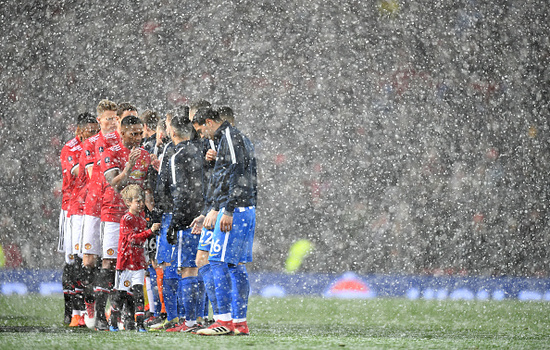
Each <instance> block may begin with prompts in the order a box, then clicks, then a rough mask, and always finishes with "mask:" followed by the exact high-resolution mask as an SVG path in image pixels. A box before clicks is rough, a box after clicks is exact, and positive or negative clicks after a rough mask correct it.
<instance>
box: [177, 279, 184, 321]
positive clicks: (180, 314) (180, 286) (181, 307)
mask: <svg viewBox="0 0 550 350" xmlns="http://www.w3.org/2000/svg"><path fill="white" fill-rule="evenodd" d="M182 281H183V278H181V276H179V275H178V292H177V300H178V305H177V310H178V317H179V318H180V320H181V319H183V318H184V317H185V303H184V301H183V297H184V294H183V284H182V283H183V282H182Z"/></svg>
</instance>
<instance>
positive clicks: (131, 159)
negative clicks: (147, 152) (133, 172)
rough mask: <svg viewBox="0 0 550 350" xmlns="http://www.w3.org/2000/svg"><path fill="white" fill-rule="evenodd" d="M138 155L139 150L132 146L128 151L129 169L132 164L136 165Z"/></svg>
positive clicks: (139, 153)
mask: <svg viewBox="0 0 550 350" xmlns="http://www.w3.org/2000/svg"><path fill="white" fill-rule="evenodd" d="M140 155H141V151H140V149H139V148H136V147H134V148H132V150H131V151H130V155H129V156H128V166H129V167H130V169H132V168H133V167H134V165H136V162H137V160H138V158H139V156H140Z"/></svg>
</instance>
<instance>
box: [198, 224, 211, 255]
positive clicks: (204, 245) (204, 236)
mask: <svg viewBox="0 0 550 350" xmlns="http://www.w3.org/2000/svg"><path fill="white" fill-rule="evenodd" d="M213 233H214V231H211V230H207V229H205V228H204V227H203V229H202V231H201V238H200V240H199V247H198V250H204V251H206V252H209V251H210V244H211V243H212V234H213Z"/></svg>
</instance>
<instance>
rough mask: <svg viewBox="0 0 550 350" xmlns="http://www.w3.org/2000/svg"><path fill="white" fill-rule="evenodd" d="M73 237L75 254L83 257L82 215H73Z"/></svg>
mask: <svg viewBox="0 0 550 350" xmlns="http://www.w3.org/2000/svg"><path fill="white" fill-rule="evenodd" d="M70 219H71V237H72V243H73V255H75V256H76V255H78V256H79V257H81V258H82V252H81V251H80V241H81V237H82V219H83V216H82V215H71V217H70Z"/></svg>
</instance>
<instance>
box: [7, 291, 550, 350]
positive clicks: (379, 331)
mask: <svg viewBox="0 0 550 350" xmlns="http://www.w3.org/2000/svg"><path fill="white" fill-rule="evenodd" d="M62 308H63V302H62V299H61V297H55V298H46V297H40V296H25V297H19V296H9V297H6V296H0V349H10V350H20V349H44V348H49V349H164V350H167V349H175V348H188V349H194V348H199V347H200V348H203V349H285V350H289V349H342V348H349V349H365V348H391V349H399V348H401V349H410V348H416V349H491V348H499V349H500V348H509V349H542V348H550V317H549V316H550V303H544V302H520V301H512V300H507V301H471V302H467V301H433V300H431V301H429V300H407V299H371V300H361V301H352V300H333V299H323V298H285V299H263V298H252V299H251V300H250V307H249V326H250V329H251V336H249V337H199V336H195V335H191V334H173V333H152V332H151V333H134V332H118V333H108V332H101V333H100V332H94V331H90V330H87V329H69V328H67V327H65V326H63V325H62V323H61V320H62Z"/></svg>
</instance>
